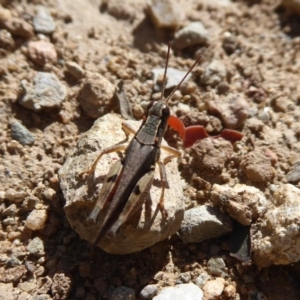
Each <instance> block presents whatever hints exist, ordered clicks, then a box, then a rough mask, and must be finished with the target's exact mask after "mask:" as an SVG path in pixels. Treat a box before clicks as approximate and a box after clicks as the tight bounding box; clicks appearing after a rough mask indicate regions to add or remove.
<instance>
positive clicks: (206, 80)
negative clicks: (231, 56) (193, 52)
mask: <svg viewBox="0 0 300 300" xmlns="http://www.w3.org/2000/svg"><path fill="white" fill-rule="evenodd" d="M226 74H227V70H226V68H225V65H224V64H223V63H222V62H221V61H219V60H213V61H212V62H211V63H210V64H209V65H208V66H207V67H206V68H205V70H204V73H203V75H202V76H201V83H203V84H205V85H209V86H211V87H215V86H216V85H218V84H219V83H220V82H221V81H223V80H224V79H225V78H226Z"/></svg>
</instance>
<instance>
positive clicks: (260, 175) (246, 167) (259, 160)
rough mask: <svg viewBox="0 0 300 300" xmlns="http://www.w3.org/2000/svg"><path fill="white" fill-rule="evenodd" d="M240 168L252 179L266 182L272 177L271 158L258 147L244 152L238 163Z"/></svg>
mask: <svg viewBox="0 0 300 300" xmlns="http://www.w3.org/2000/svg"><path fill="white" fill-rule="evenodd" d="M240 168H241V169H242V171H243V172H244V173H245V174H246V176H247V177H248V178H249V179H250V180H252V181H257V182H262V183H267V182H270V181H271V180H272V178H273V177H274V169H273V168H272V164H271V160H270V159H269V158H268V157H267V156H266V154H265V152H264V151H262V150H260V149H258V150H255V151H252V152H249V153H248V154H246V155H245V156H244V158H243V159H242V161H241V163H240Z"/></svg>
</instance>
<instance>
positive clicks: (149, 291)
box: [140, 284, 158, 299]
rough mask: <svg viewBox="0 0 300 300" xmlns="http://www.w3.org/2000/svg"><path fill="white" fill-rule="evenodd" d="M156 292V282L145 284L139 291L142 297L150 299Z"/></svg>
mask: <svg viewBox="0 0 300 300" xmlns="http://www.w3.org/2000/svg"><path fill="white" fill-rule="evenodd" d="M157 292H158V287H157V285H156V284H148V285H146V286H145V287H144V288H143V289H142V290H141V292H140V296H141V298H142V299H152V298H153V297H154V296H155V295H156V294H157Z"/></svg>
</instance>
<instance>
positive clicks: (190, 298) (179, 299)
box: [153, 283, 203, 300]
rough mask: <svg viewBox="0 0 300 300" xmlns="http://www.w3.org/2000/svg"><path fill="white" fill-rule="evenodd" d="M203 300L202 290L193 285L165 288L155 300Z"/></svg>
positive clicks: (184, 284) (185, 284)
mask: <svg viewBox="0 0 300 300" xmlns="http://www.w3.org/2000/svg"><path fill="white" fill-rule="evenodd" d="M170 299H172V300H183V299H184V300H202V299H203V292H202V290H201V289H200V288H199V287H198V286H197V285H195V284H193V283H183V284H178V285H175V286H169V287H165V288H163V289H162V290H161V292H160V293H159V294H158V295H157V296H155V297H154V298H153V300H170Z"/></svg>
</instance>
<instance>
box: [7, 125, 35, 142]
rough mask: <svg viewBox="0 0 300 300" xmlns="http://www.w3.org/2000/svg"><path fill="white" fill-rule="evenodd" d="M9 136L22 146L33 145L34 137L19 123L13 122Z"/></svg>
mask: <svg viewBox="0 0 300 300" xmlns="http://www.w3.org/2000/svg"><path fill="white" fill-rule="evenodd" d="M10 129H11V136H12V138H13V139H14V140H17V141H18V142H19V143H20V144H22V145H31V144H33V143H34V140H35V138H34V135H33V134H32V133H31V132H30V131H29V130H28V129H27V128H26V127H25V126H23V125H22V124H21V123H19V122H17V121H15V122H13V123H12V124H11V126H10Z"/></svg>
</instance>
